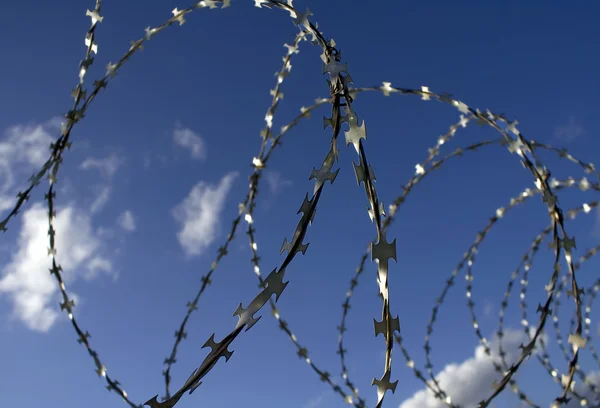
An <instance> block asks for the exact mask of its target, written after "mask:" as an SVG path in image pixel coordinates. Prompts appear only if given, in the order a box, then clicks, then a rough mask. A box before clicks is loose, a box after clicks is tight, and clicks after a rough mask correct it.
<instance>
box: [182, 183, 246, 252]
mask: <svg viewBox="0 0 600 408" xmlns="http://www.w3.org/2000/svg"><path fill="white" fill-rule="evenodd" d="M236 176H237V173H229V174H227V175H226V176H225V177H223V178H222V179H221V181H220V182H219V185H218V186H216V187H215V186H213V185H208V184H206V183H204V182H202V181H201V182H199V183H198V184H196V185H195V186H194V187H193V188H192V190H191V191H190V193H189V194H188V196H187V197H186V198H185V199H184V200H183V201H182V202H181V203H180V204H178V205H177V206H176V207H175V208H173V210H172V215H173V217H174V218H175V220H176V221H178V222H179V223H180V224H181V230H180V231H179V232H178V233H177V239H178V240H179V244H180V245H181V246H182V248H183V250H184V251H185V253H186V254H187V255H189V256H190V255H200V254H201V253H202V252H203V251H204V250H205V249H206V248H207V247H208V246H209V245H210V244H211V243H212V242H213V240H214V239H215V238H216V236H217V234H218V232H219V216H220V215H221V212H222V210H223V205H224V204H225V198H226V197H227V194H228V193H229V190H230V189H231V185H232V184H233V181H234V179H235V178H236Z"/></svg>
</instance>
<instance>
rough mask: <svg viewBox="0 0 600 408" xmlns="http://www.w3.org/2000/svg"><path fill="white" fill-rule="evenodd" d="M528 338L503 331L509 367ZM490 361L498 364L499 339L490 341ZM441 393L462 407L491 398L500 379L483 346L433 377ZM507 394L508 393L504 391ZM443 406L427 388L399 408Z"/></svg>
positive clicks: (519, 331)
mask: <svg viewBox="0 0 600 408" xmlns="http://www.w3.org/2000/svg"><path fill="white" fill-rule="evenodd" d="M543 340H544V341H547V338H546V337H543ZM528 342H529V338H528V337H527V336H526V334H525V333H524V332H523V331H522V330H511V329H506V330H505V331H504V338H503V342H502V347H503V349H504V351H505V352H506V361H507V363H508V364H512V363H513V362H514V361H515V360H516V359H517V358H518V356H519V353H520V350H519V345H520V344H527V343H528ZM490 349H491V351H492V358H494V359H496V361H500V358H499V356H498V339H497V338H496V337H494V338H493V339H492V340H491V341H490ZM436 378H437V380H438V382H439V384H440V387H441V388H442V390H444V391H445V392H446V393H447V394H448V395H449V396H450V398H451V399H452V402H453V403H455V404H458V405H460V406H463V407H465V406H466V407H473V406H477V404H478V403H479V402H480V401H481V400H483V399H485V398H488V397H489V396H490V394H491V393H492V383H493V382H494V381H499V380H500V379H501V378H502V377H501V376H500V374H499V373H497V372H496V370H495V369H494V366H493V365H492V361H491V358H490V356H487V355H486V354H485V352H484V349H483V346H481V345H479V346H477V348H476V349H475V354H474V356H473V357H471V358H469V359H467V360H465V361H463V362H462V363H460V364H454V363H453V364H448V365H446V366H445V367H444V368H443V369H442V371H441V372H440V373H438V374H437V375H436ZM507 392H511V391H510V390H507ZM442 407H447V405H446V404H445V403H443V402H442V401H440V400H439V399H437V398H436V397H435V396H434V395H433V393H432V392H431V391H430V390H429V389H422V390H420V391H417V392H416V393H415V394H414V395H413V396H412V397H411V398H409V399H408V400H406V401H404V402H402V403H401V404H400V408H442Z"/></svg>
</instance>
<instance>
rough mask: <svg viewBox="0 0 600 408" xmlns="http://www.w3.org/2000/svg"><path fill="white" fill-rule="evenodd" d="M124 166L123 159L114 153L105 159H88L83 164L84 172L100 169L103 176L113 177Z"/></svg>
mask: <svg viewBox="0 0 600 408" xmlns="http://www.w3.org/2000/svg"><path fill="white" fill-rule="evenodd" d="M122 164H123V159H121V158H119V156H117V155H116V154H114V153H113V154H111V155H110V156H108V157H106V158H104V159H94V158H91V157H90V158H87V159H85V160H84V161H83V163H81V168H82V169H84V170H89V169H98V170H100V172H102V174H103V175H105V176H107V177H112V176H114V174H115V173H116V172H117V170H118V169H119V167H120V166H121V165H122Z"/></svg>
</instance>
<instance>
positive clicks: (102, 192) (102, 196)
mask: <svg viewBox="0 0 600 408" xmlns="http://www.w3.org/2000/svg"><path fill="white" fill-rule="evenodd" d="M98 190H99V192H98V195H97V196H96V198H95V199H94V201H93V202H92V205H91V206H90V212H91V213H92V214H95V213H97V212H99V211H100V210H102V208H104V205H105V204H106V203H107V202H108V199H109V198H110V192H111V188H110V186H109V185H105V186H102V187H100V188H99V189H98Z"/></svg>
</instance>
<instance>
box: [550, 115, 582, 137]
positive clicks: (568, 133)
mask: <svg viewBox="0 0 600 408" xmlns="http://www.w3.org/2000/svg"><path fill="white" fill-rule="evenodd" d="M585 134H586V131H585V129H584V128H583V126H582V125H581V123H579V122H578V121H577V120H576V119H575V117H573V116H570V117H569V123H567V124H566V125H563V126H558V127H556V129H554V139H555V140H560V141H563V142H566V143H570V142H572V141H573V140H575V139H577V138H578V137H580V136H583V135H585Z"/></svg>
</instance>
